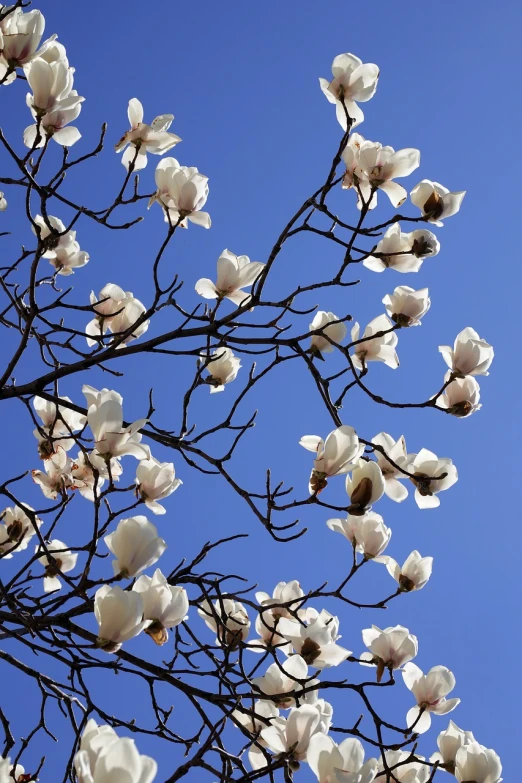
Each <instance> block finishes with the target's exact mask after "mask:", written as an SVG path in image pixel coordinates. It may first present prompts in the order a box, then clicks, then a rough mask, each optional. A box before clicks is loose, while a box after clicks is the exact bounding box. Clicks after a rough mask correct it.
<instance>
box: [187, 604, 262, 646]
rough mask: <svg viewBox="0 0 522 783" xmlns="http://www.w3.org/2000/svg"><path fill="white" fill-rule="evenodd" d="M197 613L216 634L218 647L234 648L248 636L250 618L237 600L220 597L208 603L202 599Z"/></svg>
mask: <svg viewBox="0 0 522 783" xmlns="http://www.w3.org/2000/svg"><path fill="white" fill-rule="evenodd" d="M198 614H199V616H200V617H201V618H202V620H204V621H205V624H206V626H207V627H208V628H210V629H211V630H212V631H214V633H216V634H217V639H216V644H218V645H219V646H220V647H228V648H229V649H231V650H235V649H237V647H239V644H240V642H244V641H245V640H246V639H247V637H248V632H249V630H250V618H249V616H248V614H247V611H246V609H245V607H244V606H243V604H242V603H240V602H239V601H234V600H233V599H232V598H222V599H221V600H217V601H214V603H213V604H210V602H209V601H207V600H204V601H202V602H201V603H200V605H199V609H198Z"/></svg>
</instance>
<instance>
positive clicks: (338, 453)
mask: <svg viewBox="0 0 522 783" xmlns="http://www.w3.org/2000/svg"><path fill="white" fill-rule="evenodd" d="M299 445H300V446H302V447H303V448H305V449H306V450H307V451H311V452H313V453H315V454H316V455H317V456H316V458H315V460H314V467H313V470H312V474H311V476H310V482H309V490H310V494H311V495H313V494H314V493H317V494H318V493H319V492H321V491H322V490H323V489H324V488H325V487H326V485H327V483H328V482H327V479H328V478H330V477H332V476H341V475H343V474H345V473H348V471H350V470H352V469H353V467H354V464H355V463H356V461H357V460H358V459H359V457H360V456H361V454H362V452H363V451H364V444H362V443H359V438H358V437H357V433H356V432H355V430H354V428H353V427H349V426H348V425H343V426H342V427H337V429H336V430H333V432H331V433H330V434H329V435H328V437H327V438H326V441H324V440H323V439H322V438H320V437H319V436H318V435H303V437H302V438H301V440H300V441H299Z"/></svg>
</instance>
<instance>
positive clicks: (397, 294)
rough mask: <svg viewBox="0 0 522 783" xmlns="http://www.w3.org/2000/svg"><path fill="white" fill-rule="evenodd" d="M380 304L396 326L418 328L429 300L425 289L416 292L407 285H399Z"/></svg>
mask: <svg viewBox="0 0 522 783" xmlns="http://www.w3.org/2000/svg"><path fill="white" fill-rule="evenodd" d="M382 303H383V304H384V305H385V306H386V312H387V313H388V315H389V316H390V318H391V320H392V321H393V322H394V323H396V324H397V325H398V326H420V325H421V320H420V319H421V318H422V316H423V315H425V314H426V313H427V312H428V310H429V309H430V306H431V299H430V298H429V296H428V289H427V288H420V289H419V290H418V291H416V290H415V289H414V288H410V287H409V286H407V285H399V286H397V288H396V289H395V290H394V292H393V294H386V296H385V297H384V299H383V300H382Z"/></svg>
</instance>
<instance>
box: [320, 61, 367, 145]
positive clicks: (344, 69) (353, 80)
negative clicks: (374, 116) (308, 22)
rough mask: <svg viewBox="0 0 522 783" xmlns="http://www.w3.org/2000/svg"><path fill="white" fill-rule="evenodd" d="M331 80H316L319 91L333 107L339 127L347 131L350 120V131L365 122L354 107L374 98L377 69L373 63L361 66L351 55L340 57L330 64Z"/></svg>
mask: <svg viewBox="0 0 522 783" xmlns="http://www.w3.org/2000/svg"><path fill="white" fill-rule="evenodd" d="M332 75H333V79H332V81H331V82H328V80H327V79H319V84H320V85H321V90H322V91H323V93H324V94H325V96H326V97H327V99H328V100H329V102H330V103H335V111H336V115H337V120H338V122H339V124H340V125H341V126H342V127H343V128H344V130H346V128H347V120H346V115H348V117H349V118H350V119H351V120H352V123H351V127H352V128H355V126H356V125H360V123H361V122H362V121H363V120H364V114H363V113H362V111H361V109H360V108H359V106H358V105H357V103H356V101H358V102H359V103H365V102H366V101H369V100H370V98H373V96H374V95H375V90H376V89H377V82H378V80H379V68H378V66H377V65H374V63H364V64H363V62H362V60H360V59H359V58H358V57H356V56H355V55H354V54H349V53H346V54H339V55H337V57H336V58H335V59H334V61H333V63H332Z"/></svg>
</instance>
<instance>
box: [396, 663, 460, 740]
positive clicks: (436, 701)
mask: <svg viewBox="0 0 522 783" xmlns="http://www.w3.org/2000/svg"><path fill="white" fill-rule="evenodd" d="M402 678H403V680H404V683H405V685H406V687H407V688H408V689H409V690H410V691H411V692H412V693H413V695H414V696H415V700H416V702H417V704H416V706H415V707H412V708H411V710H409V712H408V714H407V716H406V725H407V726H408V727H409V728H410V729H411V728H413V731H414V732H415V733H416V734H424V732H425V731H428V729H429V727H430V726H431V713H432V712H433V713H435V715H447V713H448V712H451V711H452V710H454V709H455V707H456V706H457V705H458V704H460V699H447V698H446V696H447V695H448V693H450V692H451V691H452V690H453V688H454V687H455V676H454V674H453V672H450V670H449V669H446V667H445V666H434V667H433V668H432V669H430V670H429V672H428V673H427V674H423V673H422V671H421V670H420V669H419V667H418V666H416V665H415V664H414V663H411V662H410V663H407V664H405V666H404V668H403V670H402Z"/></svg>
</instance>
